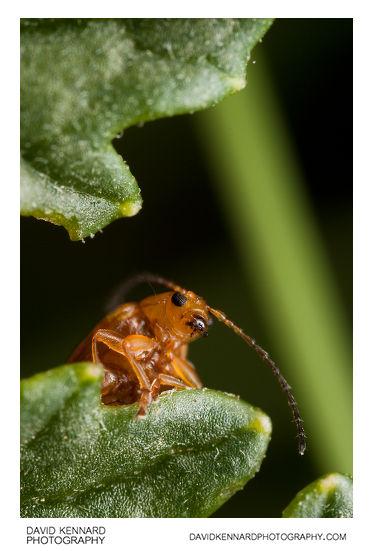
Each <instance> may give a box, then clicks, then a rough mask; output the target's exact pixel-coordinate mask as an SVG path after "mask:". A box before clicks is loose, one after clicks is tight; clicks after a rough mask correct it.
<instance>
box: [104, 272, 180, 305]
mask: <svg viewBox="0 0 373 551" xmlns="http://www.w3.org/2000/svg"><path fill="white" fill-rule="evenodd" d="M141 283H154V284H155V285H163V286H164V287H167V288H168V289H171V290H172V291H178V292H179V293H181V294H184V293H186V290H185V289H183V288H182V287H180V286H179V285H176V284H175V283H173V282H172V281H169V280H168V279H165V278H163V277H161V276H158V275H155V274H150V273H147V272H144V273H140V274H135V275H133V276H131V277H129V278H128V279H126V280H125V281H123V282H122V283H120V284H119V285H118V286H117V287H116V288H115V289H114V291H113V293H112V294H111V296H110V297H109V299H108V300H107V302H106V305H105V306H106V308H105V309H106V310H107V311H108V312H111V311H112V310H114V308H116V307H117V306H119V304H121V303H122V302H123V301H124V300H125V298H126V296H127V295H128V294H129V293H130V292H131V291H132V289H134V288H135V287H137V285H140V284H141Z"/></svg>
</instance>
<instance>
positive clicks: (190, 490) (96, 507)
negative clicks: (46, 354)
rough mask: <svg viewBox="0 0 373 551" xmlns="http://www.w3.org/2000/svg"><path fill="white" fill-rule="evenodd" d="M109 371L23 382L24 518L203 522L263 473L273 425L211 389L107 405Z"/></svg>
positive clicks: (66, 369)
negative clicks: (145, 403) (141, 406)
mask: <svg viewBox="0 0 373 551" xmlns="http://www.w3.org/2000/svg"><path fill="white" fill-rule="evenodd" d="M102 373H103V371H102V368H101V367H100V366H97V365H95V364H90V363H81V364H71V365H67V366H63V367H58V368H55V369H52V370H50V371H48V372H45V373H41V374H38V375H35V376H33V377H31V378H30V379H26V380H24V381H22V383H21V427H22V429H21V445H22V450H21V516H23V517H29V518H31V517H33V518H34V517H205V516H208V515H210V514H211V513H212V512H213V511H215V510H216V509H217V508H218V507H219V506H220V505H222V504H223V503H224V502H225V501H226V500H228V499H229V498H230V497H231V496H232V495H233V494H234V493H235V492H236V491H237V490H239V489H241V488H242V487H243V486H244V484H246V482H247V481H248V480H249V479H250V478H252V477H253V476H254V475H255V473H256V472H257V471H258V470H259V467H260V464H261V462H262V459H263V457H264V454H265V451H266V449H267V446H268V442H269V439H270V433H271V422H270V419H269V418H268V417H267V416H266V415H265V414H264V413H263V412H261V411H260V410H258V409H256V408H254V407H252V406H250V405H249V404H246V403H245V402H243V401H241V400H239V399H238V398H237V397H235V396H232V395H227V394H224V393H222V392H216V391H212V390H207V389H203V390H178V391H169V392H165V393H163V394H162V395H161V396H160V397H159V399H158V400H157V402H155V403H154V404H153V405H152V407H151V408H150V411H149V413H148V415H147V417H146V418H145V419H135V418H134V415H135V413H136V411H137V407H138V404H133V405H131V406H103V405H102V404H101V403H100V386H101V378H102Z"/></svg>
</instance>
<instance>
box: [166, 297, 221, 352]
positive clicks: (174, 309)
mask: <svg viewBox="0 0 373 551" xmlns="http://www.w3.org/2000/svg"><path fill="white" fill-rule="evenodd" d="M183 291H184V290H183ZM166 319H167V325H168V329H169V330H170V331H171V333H173V334H174V335H175V336H176V337H178V338H181V339H183V340H185V341H189V342H190V341H192V340H195V339H196V338H198V337H199V336H201V335H203V336H205V337H207V328H208V326H209V325H210V324H211V323H210V319H212V318H210V314H209V312H208V307H207V304H206V302H205V301H204V300H203V299H202V298H201V297H199V296H198V295H196V294H195V293H193V292H192V291H184V292H179V291H175V292H173V293H169V297H168V300H167V302H166Z"/></svg>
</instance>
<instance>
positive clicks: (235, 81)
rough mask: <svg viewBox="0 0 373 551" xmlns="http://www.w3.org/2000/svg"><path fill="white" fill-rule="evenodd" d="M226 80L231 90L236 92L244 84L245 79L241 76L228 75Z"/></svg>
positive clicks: (243, 86)
mask: <svg viewBox="0 0 373 551" xmlns="http://www.w3.org/2000/svg"><path fill="white" fill-rule="evenodd" d="M228 81H229V83H230V85H231V87H232V91H233V92H238V91H239V90H242V89H243V88H245V86H246V79H245V78H243V77H229V78H228Z"/></svg>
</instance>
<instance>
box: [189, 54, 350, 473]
mask: <svg viewBox="0 0 373 551" xmlns="http://www.w3.org/2000/svg"><path fill="white" fill-rule="evenodd" d="M256 60H257V61H258V62H257V63H256V65H254V66H252V65H250V66H249V73H248V74H249V76H248V84H247V88H246V89H245V90H244V91H243V92H240V93H238V94H236V95H235V96H233V97H231V98H229V99H227V100H225V101H223V102H222V103H221V104H220V105H219V106H218V107H216V108H214V109H210V110H208V111H205V112H204V113H200V114H198V116H196V117H195V120H196V121H197V124H198V125H199V132H200V133H202V138H203V141H204V145H205V147H206V152H207V155H208V157H209V159H210V164H211V169H212V171H213V172H214V173H215V174H214V176H215V178H214V180H215V182H216V185H217V186H218V188H219V192H220V197H221V201H222V206H223V210H224V211H225V215H226V218H227V220H228V223H229V227H230V228H231V229H232V231H233V237H234V239H235V242H236V245H237V247H238V250H239V252H240V255H241V259H242V263H243V266H244V269H245V271H246V274H247V280H248V283H249V282H250V283H251V284H254V285H255V294H256V296H257V300H258V304H259V306H260V309H261V312H262V314H263V316H264V321H265V323H266V325H267V326H268V328H269V331H271V332H272V333H271V336H272V340H273V342H274V343H276V353H277V356H276V360H277V358H279V359H278V360H277V361H278V364H279V365H280V367H281V370H282V372H283V374H284V375H285V377H287V378H288V380H289V381H290V382H291V384H292V385H293V387H294V393H295V395H296V398H297V400H298V404H299V408H300V411H301V414H302V415H303V418H304V422H305V428H306V432H307V433H308V448H309V451H308V453H311V454H313V457H314V459H315V460H316V461H317V462H318V465H317V466H318V467H319V468H320V469H321V470H322V472H325V471H329V470H339V471H341V472H344V471H345V472H351V469H352V389H351V381H350V373H351V361H352V360H351V347H350V341H351V339H350V334H349V331H348V327H347V324H346V320H345V314H344V312H343V311H342V309H341V305H340V303H339V299H338V297H337V296H336V292H335V288H334V283H333V279H332V277H331V274H330V271H329V266H328V259H327V258H326V255H325V251H324V247H323V243H322V241H321V238H320V236H319V235H318V232H317V229H316V223H315V220H314V217H313V213H312V209H311V208H310V205H309V202H308V200H307V197H306V194H305V190H304V184H303V182H302V176H301V174H300V172H299V170H298V168H297V162H296V159H295V153H294V147H293V145H292V144H291V143H290V140H289V138H288V136H287V133H286V130H285V128H284V123H283V121H282V118H281V114H280V110H279V107H278V106H277V105H276V101H275V99H274V97H273V91H272V89H271V83H270V82H269V80H268V77H267V76H266V71H265V67H264V62H263V60H262V59H261V58H259V56H256ZM248 244H249V246H248ZM249 251H250V252H249Z"/></svg>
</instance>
